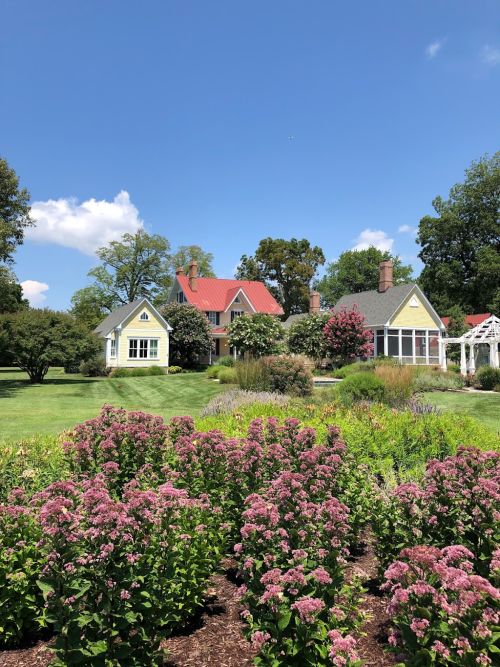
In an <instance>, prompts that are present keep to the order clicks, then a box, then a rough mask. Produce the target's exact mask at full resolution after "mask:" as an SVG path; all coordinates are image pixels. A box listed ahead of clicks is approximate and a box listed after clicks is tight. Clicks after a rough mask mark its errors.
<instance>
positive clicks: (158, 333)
mask: <svg viewBox="0 0 500 667" xmlns="http://www.w3.org/2000/svg"><path fill="white" fill-rule="evenodd" d="M144 311H146V312H147V313H148V316H149V320H141V319H140V316H141V314H142V313H143V312H144ZM129 338H156V339H158V357H157V359H138V358H137V359H129V358H128V339H129ZM110 365H113V366H120V367H123V366H129V367H140V366H168V333H167V331H166V330H165V327H164V326H163V324H162V323H161V322H160V321H159V320H158V318H157V316H156V315H155V313H154V311H153V310H152V309H151V308H150V307H149V306H148V305H147V304H146V305H145V306H144V308H140V309H139V310H137V311H136V312H135V313H133V314H132V316H131V317H129V318H128V319H127V320H125V322H124V323H123V325H122V330H121V332H120V334H119V336H118V355H117V359H116V360H114V359H111V360H110Z"/></svg>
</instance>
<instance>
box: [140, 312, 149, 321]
mask: <svg viewBox="0 0 500 667" xmlns="http://www.w3.org/2000/svg"><path fill="white" fill-rule="evenodd" d="M139 319H140V320H142V321H143V322H147V321H148V320H149V315H148V314H147V312H146V311H144V312H143V313H141V316H140V318H139Z"/></svg>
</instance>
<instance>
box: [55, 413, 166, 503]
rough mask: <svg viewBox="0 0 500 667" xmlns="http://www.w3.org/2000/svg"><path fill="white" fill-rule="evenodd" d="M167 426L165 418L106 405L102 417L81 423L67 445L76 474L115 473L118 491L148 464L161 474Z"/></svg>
mask: <svg viewBox="0 0 500 667" xmlns="http://www.w3.org/2000/svg"><path fill="white" fill-rule="evenodd" d="M166 437H167V427H166V425H165V424H164V423H163V419H162V418H161V417H154V416H152V415H148V414H146V413H144V412H127V411H126V410H122V409H119V408H114V407H112V406H111V405H105V406H104V407H103V408H102V411H101V413H100V415H99V416H98V417H96V418H95V419H90V420H89V421H86V422H84V423H83V424H79V425H78V426H76V427H75V429H74V430H73V432H72V433H71V434H70V438H69V439H68V440H67V441H66V442H65V443H64V450H65V452H66V455H67V457H68V459H69V461H70V465H71V468H72V471H73V473H75V474H77V475H79V476H93V475H96V474H98V473H100V472H102V471H103V470H104V469H107V470H108V472H112V473H113V479H114V481H115V485H116V488H117V490H121V488H122V487H123V485H124V484H126V483H127V482H128V481H130V480H131V479H132V478H133V477H135V475H136V474H137V472H138V471H139V470H140V469H141V468H142V467H143V466H145V465H147V466H149V468H150V469H151V470H152V471H154V472H157V473H159V472H160V470H161V467H162V465H163V463H164V457H165V450H166Z"/></svg>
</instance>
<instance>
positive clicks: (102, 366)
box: [79, 354, 109, 378]
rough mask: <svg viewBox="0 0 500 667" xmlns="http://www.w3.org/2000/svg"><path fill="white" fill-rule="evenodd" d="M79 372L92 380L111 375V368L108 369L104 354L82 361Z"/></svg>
mask: <svg viewBox="0 0 500 667" xmlns="http://www.w3.org/2000/svg"><path fill="white" fill-rule="evenodd" d="M79 370H80V373H81V374H82V375H85V376H86V377H90V378H97V377H106V376H107V375H109V368H107V367H106V361H105V359H104V357H103V355H102V354H100V355H96V356H95V357H91V358H90V359H87V360H86V361H82V363H81V364H80V368H79Z"/></svg>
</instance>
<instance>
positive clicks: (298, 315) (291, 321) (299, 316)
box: [283, 313, 309, 329]
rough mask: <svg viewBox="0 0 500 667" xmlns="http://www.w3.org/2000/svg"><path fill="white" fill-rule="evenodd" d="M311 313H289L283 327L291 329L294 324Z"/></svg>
mask: <svg viewBox="0 0 500 667" xmlns="http://www.w3.org/2000/svg"><path fill="white" fill-rule="evenodd" d="M308 315H309V313H296V314H295V315H289V316H288V317H287V318H286V320H285V321H284V322H283V328H285V329H289V328H290V327H291V326H292V324H294V323H295V322H298V321H299V320H302V319H303V318H304V317H307V316H308Z"/></svg>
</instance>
